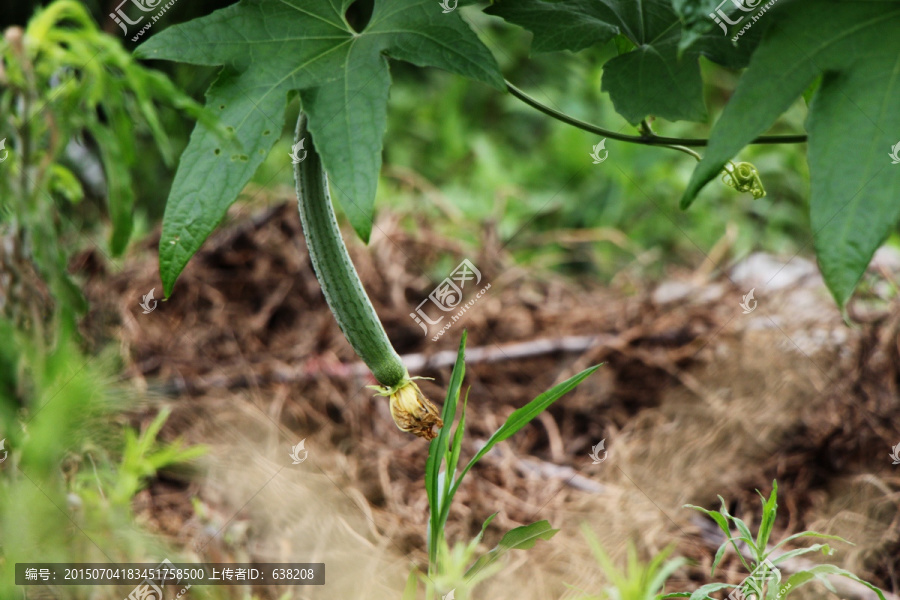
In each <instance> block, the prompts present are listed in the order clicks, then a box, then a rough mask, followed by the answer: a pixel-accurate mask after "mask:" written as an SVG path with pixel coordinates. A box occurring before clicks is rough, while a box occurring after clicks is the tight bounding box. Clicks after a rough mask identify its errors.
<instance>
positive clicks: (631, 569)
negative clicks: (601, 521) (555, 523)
mask: <svg viewBox="0 0 900 600" xmlns="http://www.w3.org/2000/svg"><path fill="white" fill-rule="evenodd" d="M581 531H582V534H583V535H584V537H585V539H586V540H587V542H588V545H589V546H590V548H591V552H592V553H593V554H594V558H595V559H596V560H597V564H598V565H600V569H601V570H602V571H603V574H604V575H605V576H606V579H607V581H609V584H610V585H609V587H607V588H606V589H605V590H604V592H603V595H592V594H588V595H587V596H585V597H584V598H582V599H581V600H600V599H601V598H609V600H657V599H658V598H661V597H662V590H663V588H664V587H665V585H666V581H668V579H669V577H671V576H672V574H673V573H675V571H677V570H678V569H680V568H681V567H682V566H683V565H684V564H685V563H687V561H686V560H685V559H684V558H682V557H677V558H673V559H671V560H667V559H668V558H669V556H670V555H671V554H672V551H673V550H674V546H669V547H668V548H666V549H664V550H663V551H662V552H659V553H657V554H656V555H655V556H654V557H653V558H651V559H650V562H643V561H642V560H641V559H640V557H639V556H638V551H637V548H636V547H635V546H634V544H633V543H632V542H631V541H630V540H629V541H628V545H627V557H626V562H625V567H624V568H620V567H618V566H617V565H616V564H615V563H614V562H613V561H612V559H611V558H610V556H609V554H607V552H606V550H605V549H604V548H603V545H602V544H601V543H600V540H599V539H598V538H597V536H596V534H594V532H593V531H592V530H591V528H590V527H588V526H587V525H586V524H585V525H582V528H581ZM568 587H570V588H571V587H573V586H568ZM573 589H577V588H573ZM579 591H581V592H584V593H586V594H587V592H585V591H584V590H579Z"/></svg>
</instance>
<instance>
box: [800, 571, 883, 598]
mask: <svg viewBox="0 0 900 600" xmlns="http://www.w3.org/2000/svg"><path fill="white" fill-rule="evenodd" d="M827 575H840V576H841V577H846V578H847V579H852V580H853V581H855V582H857V583H861V584H863V585H864V586H866V587H867V588H869V589H870V590H872V591H873V592H875V593H876V594H877V595H878V597H879V598H880V599H881V600H885V597H884V593H882V591H881V590H880V589H879V588H878V587H876V586H874V585H872V584H871V583H869V582H867V581H864V580H862V579H860V578H859V577H857V576H856V575H854V574H853V573H851V572H850V571H845V570H844V569H841V568H840V567H836V566H834V565H816V566H815V567H813V568H811V569H807V570H805V571H798V572H797V573H794V574H793V575H791V576H790V577H788V579H787V581H786V582H785V587H787V586H788V585H790V586H791V587H790V588H789V589H790V591H794V589H795V588H798V587H800V586H801V585H805V584H807V583H809V582H810V581H812V580H813V579H819V580H821V581H822V583H823V584H824V583H827V579H825V576H827Z"/></svg>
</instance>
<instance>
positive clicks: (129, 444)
mask: <svg viewBox="0 0 900 600" xmlns="http://www.w3.org/2000/svg"><path fill="white" fill-rule="evenodd" d="M170 413H171V410H170V409H168V408H164V409H163V410H161V411H160V412H159V414H158V415H156V417H155V418H154V419H153V421H152V422H151V423H150V425H149V426H147V429H145V430H144V432H143V433H141V434H139V435H138V434H136V433H135V432H134V431H132V430H131V429H126V430H125V447H124V448H123V450H122V462H121V464H120V465H119V468H118V470H117V472H116V474H115V484H114V487H113V492H112V498H113V500H115V501H117V502H123V503H127V502H130V501H131V498H132V497H133V496H134V495H135V494H136V493H137V492H139V491H140V490H141V488H142V487H143V486H144V482H145V481H146V480H147V479H149V478H151V477H153V476H154V475H156V472H157V471H159V470H160V469H162V468H165V467H168V466H172V465H175V464H179V463H184V462H188V461H191V460H194V459H196V458H199V457H200V456H203V455H204V454H206V452H207V448H206V447H205V446H202V445H198V446H190V447H187V448H185V447H183V446H182V442H181V440H175V441H173V442H171V443H169V444H160V443H159V442H158V440H157V437H158V436H159V431H160V430H161V429H162V426H163V425H164V424H165V422H166V420H168V418H169V414H170Z"/></svg>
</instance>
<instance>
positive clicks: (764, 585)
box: [664, 480, 885, 600]
mask: <svg viewBox="0 0 900 600" xmlns="http://www.w3.org/2000/svg"><path fill="white" fill-rule="evenodd" d="M756 493H757V494H759V497H760V500H761V503H762V517H761V519H760V525H759V529H758V530H757V532H756V536H754V535H753V534H752V533H751V531H750V528H749V527H748V526H747V524H746V523H745V522H744V521H743V520H741V519H740V518H738V517H736V516H734V515H732V514H730V513H729V512H728V509H727V508H726V506H725V500H724V499H723V498H722V496H719V501H720V502H721V508H720V509H719V510H717V511H713V510H707V509H705V508H702V507H700V506H694V505H692V504H685V505H684V506H685V508H693V509H694V510H698V511H700V512H702V513H703V514H705V515H707V516H708V517H710V518H711V519H712V520H713V521H715V522H716V525H718V526H719V529H721V530H722V532H723V533H724V534H725V541H724V542H723V543H722V545H721V546H719V549H718V550H717V551H716V555H715V558H714V559H713V562H712V570H711V571H710V575H715V572H716V567H717V566H718V565H719V562H720V561H721V560H722V557H723V556H724V555H725V552H726V550H727V549H728V548H729V547H732V548H734V551H735V552H736V553H737V555H738V558H739V559H740V561H741V564H743V565H744V568H745V569H747V571H748V572H749V573H750V576H748V577H747V578H746V579H745V580H744V581H742V582H741V583H740V584H738V585H734V584H729V583H719V582H716V583H709V584H706V585H703V586H700V587H699V588H697V589H696V590H695V591H694V592H679V593H675V594H668V595H666V596H664V598H676V597H685V598H687V597H689V598H690V600H707V599H710V600H712V599H711V597H710V596H709V594H710V593H711V592H716V591H719V590H724V589H729V588H731V589H734V590H735V591H734V592H732V593H731V595H733V596H735V597H737V598H738V599H743V598H749V597H750V596H751V595H753V596H755V597H757V598H762V599H763V600H783V599H784V598H786V597H787V596H788V595H789V594H791V593H792V592H793V591H794V590H796V589H797V588H799V587H800V586H802V585H805V584H807V583H809V582H811V581H816V580H818V581H820V582H821V583H822V584H823V585H824V586H825V587H826V588H827V589H828V590H830V591H832V592H835V593H836V591H835V588H834V586H833V585H832V584H831V582H830V581H829V580H828V576H829V575H840V576H841V577H846V578H848V579H851V580H853V581H855V582H857V583H861V584H862V585H864V586H866V587H868V588H869V589H870V590H872V591H873V592H875V593H876V594H877V595H878V597H879V598H880V599H881V600H885V597H884V594H883V593H882V591H881V590H880V589H879V588H878V587H876V586H874V585H872V584H871V583H869V582H867V581H864V580H863V579H861V578H859V577H858V576H857V575H855V574H853V573H851V572H850V571H847V570H845V569H841V568H840V567H837V566H835V565H832V564H827V563H826V564H820V565H816V566H814V567H810V568H809V569H803V570H799V571H796V572H794V573H793V574H792V575H790V576H789V577H787V579H782V575H781V571H780V570H779V569H778V565H780V564H784V563H785V562H786V561H788V560H789V559H791V558H794V557H797V556H800V555H803V554H808V553H811V552H821V553H822V554H823V555H825V556H831V555H832V554H833V553H834V550H832V548H831V547H830V546H829V545H828V544H812V545H810V546H806V547H804V548H796V549H794V550H789V551H787V552H778V550H779V549H780V548H781V547H782V546H784V545H785V544H787V543H789V542H792V541H794V540H797V539H800V538H804V537H814V538H819V539H823V540H832V541H838V542H843V543H846V544H850V545H853V544H852V542H849V541H847V540H845V539H844V538H841V537H838V536H836V535H828V534H824V533H819V532H817V531H801V532H800V533H795V534H793V535H790V536H788V537H786V538H784V539H783V540H781V541H780V542H778V543H777V544H775V545H774V546H771V547H770V546H769V539H770V537H771V535H772V528H773V526H774V524H775V517H776V515H777V512H778V482H777V481H774V480H773V481H772V493H771V494H770V495H769V497H768V498H766V497H765V496H763V495H762V493H761V492H760V491H759V490H756ZM732 525H733V526H734V529H736V530H737V531H732ZM741 543H743V544H745V545H746V546H747V549H748V551H747V552H746V554H749V556H750V562H748V561H747V558H746V557H745V555H744V554H745V553H743V552H742V551H741V547H740V544H741Z"/></svg>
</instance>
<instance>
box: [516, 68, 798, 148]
mask: <svg viewBox="0 0 900 600" xmlns="http://www.w3.org/2000/svg"><path fill="white" fill-rule="evenodd" d="M503 81H504V82H505V83H506V89H507V90H509V93H510V94H512V95H513V96H515V97H516V98H518V99H519V100H521V101H522V102H524V103H525V104H527V105H529V106H531V107H532V108H536V109H537V110H539V111H541V112H542V113H544V114H545V115H548V116H551V117H553V118H554V119H557V120H559V121H562V122H563V123H568V124H569V125H572V126H574V127H577V128H579V129H583V130H585V131H590V132H591V133H596V134H597V135H602V136H603V137H607V138H610V139H613V140H618V141H620V142H630V143H632V144H643V145H645V146H668V147H671V148H674V149H676V150H681V151H682V152H685V151H688V147H689V146H693V147H702V146H706V145H707V144H708V143H709V140H708V139H703V138H672V137H663V136H658V135H654V134H652V133H650V134H649V135H648V134H647V132H646V131H645V133H644V135H627V134H624V133H618V132H616V131H611V130H609V129H604V128H602V127H598V126H597V125H594V124H592V123H588V122H586V121H582V120H580V119H576V118H575V117H573V116H571V115H567V114H565V113H563V112H560V111H558V110H555V109H552V108H550V107H549V106H546V105H544V104H541V103H540V102H538V101H537V100H535V99H534V98H532V97H531V96H529V95H528V94H526V93H525V92H523V91H522V90H520V89H519V88H517V87H516V86H514V85H513V84H512V83H510V82H509V80H506V79H504V80H503ZM804 142H806V136H805V135H763V136H760V137H758V138H756V139H754V140H753V141H751V142H750V143H751V144H802V143H804ZM676 146H681V147H680V148H677V147H676ZM688 154H691V155H692V156H694V158H697V157H698V156H699V155H698V154H697V153H696V152H691V151H688Z"/></svg>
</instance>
